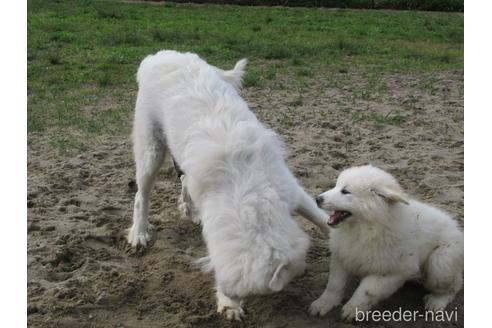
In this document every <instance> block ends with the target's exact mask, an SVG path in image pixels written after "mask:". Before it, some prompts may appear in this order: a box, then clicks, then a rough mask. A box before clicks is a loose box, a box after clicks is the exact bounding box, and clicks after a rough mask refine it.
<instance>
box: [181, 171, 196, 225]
mask: <svg viewBox="0 0 492 328" xmlns="http://www.w3.org/2000/svg"><path fill="white" fill-rule="evenodd" d="M180 180H181V195H179V198H178V210H179V212H180V213H181V218H182V219H190V220H191V221H193V223H196V224H199V223H200V217H199V214H198V213H197V211H196V210H195V207H194V206H193V201H192V200H191V197H190V194H189V193H188V188H187V186H186V180H187V176H186V174H183V175H181V176H180Z"/></svg>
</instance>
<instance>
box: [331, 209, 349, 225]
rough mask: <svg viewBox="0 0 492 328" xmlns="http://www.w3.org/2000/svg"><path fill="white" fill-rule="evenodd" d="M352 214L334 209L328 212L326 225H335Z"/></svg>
mask: <svg viewBox="0 0 492 328" xmlns="http://www.w3.org/2000/svg"><path fill="white" fill-rule="evenodd" d="M350 216H352V213H350V212H347V211H334V212H332V213H331V214H330V218H329V219H328V225H330V226H336V225H337V224H340V222H342V221H343V220H345V219H347V218H349V217H350Z"/></svg>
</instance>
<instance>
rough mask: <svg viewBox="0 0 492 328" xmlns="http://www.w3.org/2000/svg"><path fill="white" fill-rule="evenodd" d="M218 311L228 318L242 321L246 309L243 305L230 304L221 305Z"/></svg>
mask: <svg viewBox="0 0 492 328" xmlns="http://www.w3.org/2000/svg"><path fill="white" fill-rule="evenodd" d="M217 312H219V313H220V314H222V315H223V316H225V317H226V319H227V320H236V321H241V318H242V317H244V310H243V308H242V307H241V305H235V304H230V305H223V306H219V307H218V308H217Z"/></svg>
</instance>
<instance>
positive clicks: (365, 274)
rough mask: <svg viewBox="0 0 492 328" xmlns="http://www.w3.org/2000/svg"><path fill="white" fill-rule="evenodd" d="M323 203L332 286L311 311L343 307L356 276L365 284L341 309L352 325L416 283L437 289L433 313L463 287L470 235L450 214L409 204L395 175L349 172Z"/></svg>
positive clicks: (429, 302) (430, 298) (430, 305)
mask: <svg viewBox="0 0 492 328" xmlns="http://www.w3.org/2000/svg"><path fill="white" fill-rule="evenodd" d="M316 200H317V202H318V204H319V205H320V206H321V207H322V208H324V209H326V210H328V211H329V212H330V213H331V214H330V219H329V220H328V223H329V224H331V225H332V226H333V227H334V228H335V229H332V230H331V232H330V250H331V259H330V276H329V281H328V285H327V287H326V290H325V291H324V292H323V294H322V295H321V296H320V297H319V298H318V299H317V300H316V301H314V302H313V303H312V304H311V308H310V312H311V314H313V315H316V314H320V315H324V314H326V313H327V312H328V311H330V310H331V309H332V308H333V307H334V306H336V305H338V304H340V302H341V300H342V297H343V289H344V286H345V283H346V280H347V277H348V276H349V275H355V276H358V277H359V278H361V282H360V285H359V287H358V288H357V289H356V291H355V292H354V294H353V295H352V297H351V298H350V300H349V301H348V302H347V303H346V304H345V305H344V306H343V308H342V318H344V319H347V320H352V319H353V318H354V315H355V311H356V308H357V309H358V310H359V311H366V310H368V309H370V308H371V307H372V306H373V305H375V304H376V303H377V302H379V301H381V300H382V299H384V298H387V297H389V296H390V295H391V294H393V293H394V292H395V291H396V290H397V289H398V288H400V287H401V286H402V285H403V284H404V283H405V281H408V280H411V279H421V281H422V283H423V284H424V286H425V287H426V288H427V289H428V290H429V291H430V294H429V295H427V296H426V297H425V299H424V301H425V307H426V309H428V310H432V311H437V310H443V309H444V308H445V307H446V306H447V305H448V303H449V302H451V301H452V300H453V299H454V297H455V295H456V293H457V292H458V291H459V290H460V289H461V287H462V278H463V233H462V232H461V231H460V230H459V229H458V227H457V224H456V222H455V221H454V220H453V219H452V218H451V217H450V216H449V215H448V214H446V213H444V212H443V211H441V210H439V209H437V208H435V207H432V206H429V205H426V204H423V203H421V202H419V201H417V200H413V199H409V198H408V197H407V196H406V195H405V193H404V192H403V190H402V188H401V187H400V185H399V184H398V182H397V181H396V180H395V178H394V177H392V176H391V175H390V174H389V173H387V172H384V171H382V170H380V169H378V168H376V167H373V166H369V165H367V166H359V167H353V168H350V169H347V170H345V171H343V172H342V173H341V174H340V176H339V177H338V180H337V184H336V186H335V187H334V188H333V189H331V190H329V191H326V192H325V193H323V194H321V195H320V196H318V197H317V199H316Z"/></svg>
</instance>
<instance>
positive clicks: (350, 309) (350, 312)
mask: <svg viewBox="0 0 492 328" xmlns="http://www.w3.org/2000/svg"><path fill="white" fill-rule="evenodd" d="M364 311H366V309H365V308H363V307H362V306H357V305H354V304H351V303H350V302H349V303H347V304H345V305H344V306H343V307H342V314H341V318H342V320H344V321H347V322H352V321H354V320H355V318H356V316H357V313H358V312H364Z"/></svg>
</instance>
